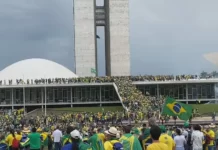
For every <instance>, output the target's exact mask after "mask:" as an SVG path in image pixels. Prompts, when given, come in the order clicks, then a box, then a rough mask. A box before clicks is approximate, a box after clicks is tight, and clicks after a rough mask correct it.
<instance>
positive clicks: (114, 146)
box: [113, 142, 124, 150]
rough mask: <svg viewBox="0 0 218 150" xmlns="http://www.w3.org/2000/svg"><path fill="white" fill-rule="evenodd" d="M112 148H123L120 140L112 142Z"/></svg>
mask: <svg viewBox="0 0 218 150" xmlns="http://www.w3.org/2000/svg"><path fill="white" fill-rule="evenodd" d="M113 150H124V149H123V145H122V144H121V143H120V142H117V143H114V145H113Z"/></svg>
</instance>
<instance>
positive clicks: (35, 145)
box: [28, 128, 41, 150]
mask: <svg viewBox="0 0 218 150" xmlns="http://www.w3.org/2000/svg"><path fill="white" fill-rule="evenodd" d="M28 138H29V142H30V150H40V148H41V136H40V134H39V133H37V132H36V128H32V133H30V134H29V135H28Z"/></svg>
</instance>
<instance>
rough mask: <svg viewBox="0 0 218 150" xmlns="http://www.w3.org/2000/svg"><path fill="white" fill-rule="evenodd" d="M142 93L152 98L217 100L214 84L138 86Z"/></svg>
mask: <svg viewBox="0 0 218 150" xmlns="http://www.w3.org/2000/svg"><path fill="white" fill-rule="evenodd" d="M137 87H138V89H139V90H141V91H142V93H144V94H146V92H149V93H150V95H152V96H158V92H159V94H160V95H163V96H170V97H173V98H175V99H186V95H187V96H188V99H213V98H215V91H214V84H188V86H187V89H186V85H185V84H178V85H159V87H158V86H157V85H140V86H137Z"/></svg>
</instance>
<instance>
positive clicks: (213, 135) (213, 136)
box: [206, 130, 215, 145]
mask: <svg viewBox="0 0 218 150" xmlns="http://www.w3.org/2000/svg"><path fill="white" fill-rule="evenodd" d="M206 134H207V135H209V136H210V138H213V139H214V138H215V133H214V132H213V130H210V131H208V132H206ZM209 145H214V140H210V144H209Z"/></svg>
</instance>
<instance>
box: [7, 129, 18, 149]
mask: <svg viewBox="0 0 218 150" xmlns="http://www.w3.org/2000/svg"><path fill="white" fill-rule="evenodd" d="M14 138H16V139H17V138H18V136H16V135H15V133H14V130H13V129H11V130H10V134H9V135H8V136H7V137H6V139H5V143H7V144H8V146H9V150H12V142H13V140H14Z"/></svg>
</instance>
